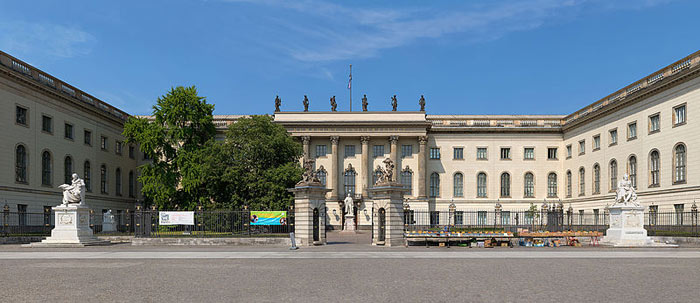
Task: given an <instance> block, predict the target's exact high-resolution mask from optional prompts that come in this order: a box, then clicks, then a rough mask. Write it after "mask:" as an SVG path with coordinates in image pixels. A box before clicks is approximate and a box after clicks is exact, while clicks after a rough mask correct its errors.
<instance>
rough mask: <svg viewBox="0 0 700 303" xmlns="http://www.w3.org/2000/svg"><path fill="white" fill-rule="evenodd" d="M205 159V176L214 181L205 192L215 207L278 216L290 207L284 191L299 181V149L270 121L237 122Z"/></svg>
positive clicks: (289, 196) (290, 198)
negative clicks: (244, 207)
mask: <svg viewBox="0 0 700 303" xmlns="http://www.w3.org/2000/svg"><path fill="white" fill-rule="evenodd" d="M208 154H209V157H208V158H207V160H206V161H205V162H206V163H207V164H205V166H204V170H205V171H208V172H209V174H210V175H209V176H210V180H215V181H212V182H207V188H208V191H209V193H210V195H211V197H212V199H213V200H214V201H216V203H217V207H225V208H241V207H242V205H248V206H249V207H250V209H253V210H282V209H286V208H287V207H288V206H289V205H290V204H291V203H292V202H293V200H294V197H293V195H292V194H291V193H290V192H288V191H287V189H288V188H291V187H294V185H295V184H296V183H297V182H298V181H299V180H300V179H301V173H302V171H301V166H300V165H299V158H300V157H301V155H302V148H301V144H299V142H297V141H295V140H294V139H293V138H292V137H291V136H289V134H288V133H287V130H286V129H284V127H282V126H281V125H279V124H275V123H274V122H273V121H272V117H270V116H267V115H266V116H251V117H244V118H241V119H239V120H237V121H236V123H233V124H231V125H230V126H229V129H228V130H227V132H226V140H225V141H224V142H223V143H221V144H220V145H211V146H210V152H209V153H208Z"/></svg>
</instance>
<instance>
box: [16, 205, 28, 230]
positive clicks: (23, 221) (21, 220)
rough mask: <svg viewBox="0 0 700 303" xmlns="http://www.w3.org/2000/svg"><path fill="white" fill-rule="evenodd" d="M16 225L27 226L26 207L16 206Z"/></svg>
mask: <svg viewBox="0 0 700 303" xmlns="http://www.w3.org/2000/svg"><path fill="white" fill-rule="evenodd" d="M17 221H18V222H17V223H18V224H19V226H26V225H27V205H26V204H17Z"/></svg>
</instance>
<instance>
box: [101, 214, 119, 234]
mask: <svg viewBox="0 0 700 303" xmlns="http://www.w3.org/2000/svg"><path fill="white" fill-rule="evenodd" d="M116 231H117V224H116V223H115V222H114V215H113V214H112V211H111V210H108V211H107V212H106V213H104V214H103V215H102V232H103V233H113V232H116Z"/></svg>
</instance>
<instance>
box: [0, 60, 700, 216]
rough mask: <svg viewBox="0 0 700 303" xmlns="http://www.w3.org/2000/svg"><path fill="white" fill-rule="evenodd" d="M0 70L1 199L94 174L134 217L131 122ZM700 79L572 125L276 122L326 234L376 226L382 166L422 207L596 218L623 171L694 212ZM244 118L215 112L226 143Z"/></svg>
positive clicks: (578, 118)
mask: <svg viewBox="0 0 700 303" xmlns="http://www.w3.org/2000/svg"><path fill="white" fill-rule="evenodd" d="M0 62H1V63H2V64H1V65H0V74H1V78H0V81H1V82H0V99H2V109H3V112H5V113H8V116H9V115H11V116H12V117H8V119H3V120H2V123H3V124H2V126H3V129H5V130H6V131H4V132H3V133H2V135H1V136H2V139H3V141H4V142H5V144H3V146H2V150H1V151H2V154H3V155H5V157H3V160H0V163H2V168H4V171H5V172H7V173H6V174H4V175H2V176H1V177H0V195H2V196H3V197H0V199H6V200H8V203H9V204H11V205H12V207H15V206H14V205H19V204H23V205H30V207H31V208H41V207H42V206H44V205H52V204H55V203H53V202H52V200H51V199H49V197H51V195H52V194H55V193H57V192H58V191H56V189H55V187H56V186H57V185H58V184H59V183H62V182H61V181H62V180H63V178H62V177H63V175H64V174H63V172H64V171H65V172H67V171H69V170H70V169H72V170H75V171H78V172H83V171H84V172H85V173H86V174H88V173H89V174H90V180H91V182H92V191H91V193H92V194H91V195H89V196H88V198H90V199H92V200H95V201H97V203H98V205H100V207H110V208H113V209H114V208H117V209H125V208H129V207H131V205H132V204H133V202H134V201H135V199H137V198H138V197H139V193H138V190H137V188H138V184H133V183H134V181H133V180H132V179H131V178H132V177H131V176H132V174H138V172H137V167H138V165H139V164H140V163H142V161H143V158H142V157H139V156H138V155H132V153H131V151H132V150H134V154H140V153H139V152H138V150H137V148H136V147H133V146H124V145H123V144H121V143H120V142H121V140H122V138H121V136H120V133H121V128H122V125H123V122H124V119H125V118H126V117H127V116H128V114H126V113H124V112H122V111H120V110H118V109H116V108H114V107H112V106H109V105H108V104H106V103H104V102H102V101H100V100H97V99H96V98H94V97H92V96H90V95H89V94H87V93H84V92H82V91H80V90H78V89H76V88H74V87H72V86H70V85H68V84H66V83H64V82H62V81H60V80H58V79H56V78H53V77H51V76H50V75H48V74H46V73H44V72H42V71H40V70H38V69H36V68H34V67H31V66H29V65H28V64H26V63H24V62H22V61H20V60H18V59H16V58H13V57H11V56H10V55H8V54H5V53H0ZM699 75H700V52H696V53H694V54H692V55H690V56H688V57H686V58H683V59H681V60H679V61H677V62H675V63H673V64H671V65H669V66H667V67H665V68H662V69H661V70H659V71H656V72H654V73H651V74H650V75H649V76H647V77H645V78H643V79H640V80H638V81H635V82H633V83H632V84H630V85H628V86H626V87H624V88H622V89H620V90H618V91H616V92H613V93H612V94H610V95H608V96H606V97H604V98H602V99H600V100H598V101H596V102H594V103H592V104H591V105H589V106H586V107H585V108H583V109H581V110H579V111H577V112H575V113H572V114H569V115H493V116H492V115H430V114H427V113H426V112H425V111H420V110H418V109H419V107H418V106H416V109H417V111H388V112H385V111H381V112H379V111H358V112H336V111H327V112H309V111H303V112H297V111H293V112H292V111H276V112H274V113H273V115H274V121H275V122H276V123H279V124H281V125H283V126H284V127H285V128H286V129H287V130H288V131H289V133H290V134H291V135H292V136H294V137H297V138H298V139H299V140H300V142H301V143H302V144H303V148H304V157H305V158H306V159H312V160H314V161H315V164H316V169H317V171H318V172H319V176H320V178H321V180H322V182H323V183H324V184H325V185H326V186H327V187H328V188H329V189H331V191H330V192H329V193H328V195H327V201H328V203H327V205H328V214H327V218H328V220H329V222H328V225H329V226H336V227H337V226H340V224H341V221H340V220H341V219H340V218H341V217H342V216H341V210H340V208H339V202H340V201H342V200H343V199H344V198H345V197H346V196H348V195H349V196H352V197H353V198H354V199H355V201H356V202H357V204H358V207H357V208H356V209H357V211H358V216H357V218H359V224H360V225H369V224H371V221H370V220H371V208H372V197H371V196H370V195H369V194H368V188H370V187H372V186H373V184H374V180H375V178H376V177H375V176H376V168H377V166H378V165H381V163H382V161H384V159H386V158H390V159H392V160H393V161H394V163H395V164H396V167H395V172H394V175H395V176H396V179H397V181H399V182H401V183H402V184H404V186H405V187H406V191H407V193H406V196H405V198H406V201H407V203H408V204H409V205H410V207H411V209H416V210H447V209H448V208H449V206H450V205H451V204H454V205H455V207H456V208H457V209H458V210H482V209H484V210H492V209H493V208H494V207H495V205H496V204H500V205H501V207H502V208H503V209H504V210H522V209H527V208H529V207H530V205H531V204H534V205H538V206H539V205H541V204H542V203H544V202H547V203H553V202H556V203H559V202H562V203H564V204H565V205H567V207H568V206H569V205H570V206H571V207H573V208H574V209H576V210H586V211H602V210H603V209H604V208H605V206H606V205H608V204H611V203H612V202H613V199H614V191H615V187H616V186H617V182H618V180H620V179H621V178H623V176H624V175H625V174H628V175H629V177H630V179H631V181H632V183H633V184H634V185H635V187H636V188H637V191H638V195H639V200H640V202H641V203H642V204H643V205H644V206H647V207H649V208H650V209H657V210H665V211H673V210H682V209H686V210H687V208H690V205H692V204H693V202H694V200H695V199H697V198H700V169H698V167H700V163H699V162H700V158H699V157H698V155H697V154H698V152H697V150H698V145H700V131H699V130H700V124H698V121H696V120H695V119H693V118H692V116H691V115H690V114H692V113H693V112H694V108H695V106H700V77H699ZM416 100H417V98H416ZM428 107H429V104H428ZM46 117H49V118H50V119H49V121H51V122H50V124H51V125H52V126H51V128H50V129H51V131H46V129H45V127H44V124H45V123H44V122H45V121H46ZM240 117H241V116H238V115H217V116H215V124H216V126H217V129H218V130H219V134H220V137H222V136H221V135H223V132H224V130H225V129H226V127H227V126H228V125H229V124H231V123H235V121H236V120H237V119H238V118H240ZM10 118H11V119H10ZM13 121H14V122H13ZM54 129H55V130H54ZM68 133H71V135H70V138H69V135H67V134H68ZM88 137H89V138H90V139H89V140H90V143H89V144H88V142H87V140H88V139H87V138H88ZM127 149H128V151H129V152H127V151H126V150H127ZM47 152H48V155H49V156H48V160H46V159H45V158H44V155H45V154H46V153H47ZM68 158H70V161H69V160H67V159H68ZM45 163H46V165H44V164H45ZM88 163H89V164H88ZM86 165H89V169H88V168H85V167H86ZM103 168H104V169H103ZM103 172H104V181H103V177H102V175H103ZM44 179H46V180H44ZM45 181H46V182H45ZM44 183H47V184H44ZM127 186H128V188H129V190H127ZM132 188H133V189H134V192H133V195H132V192H131V189H132ZM103 189H104V190H103Z"/></svg>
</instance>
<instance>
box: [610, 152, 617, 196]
mask: <svg viewBox="0 0 700 303" xmlns="http://www.w3.org/2000/svg"><path fill="white" fill-rule="evenodd" d="M615 190H617V161H615V159H613V160H611V161H610V191H611V192H612V191H615Z"/></svg>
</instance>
